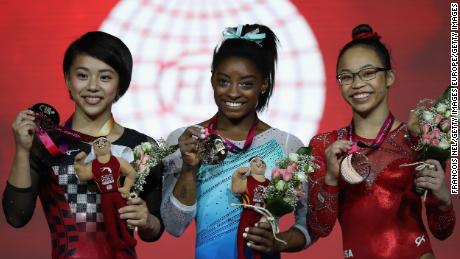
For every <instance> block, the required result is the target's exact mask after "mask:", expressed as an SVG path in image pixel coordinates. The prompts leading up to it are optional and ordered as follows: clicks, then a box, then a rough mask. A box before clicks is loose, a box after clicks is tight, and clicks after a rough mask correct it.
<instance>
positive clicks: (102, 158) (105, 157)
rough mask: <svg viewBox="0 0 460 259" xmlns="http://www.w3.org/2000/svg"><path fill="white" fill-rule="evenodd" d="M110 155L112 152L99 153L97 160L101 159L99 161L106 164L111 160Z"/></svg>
mask: <svg viewBox="0 0 460 259" xmlns="http://www.w3.org/2000/svg"><path fill="white" fill-rule="evenodd" d="M110 156H111V155H110V154H107V155H99V156H97V161H99V163H101V164H106V163H107V162H109V160H110Z"/></svg>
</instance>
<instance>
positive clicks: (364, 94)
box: [353, 93, 370, 99]
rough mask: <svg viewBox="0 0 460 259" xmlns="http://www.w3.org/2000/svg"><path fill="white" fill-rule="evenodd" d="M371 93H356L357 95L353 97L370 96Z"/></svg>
mask: <svg viewBox="0 0 460 259" xmlns="http://www.w3.org/2000/svg"><path fill="white" fill-rule="evenodd" d="M369 95H370V94H369V93H361V94H355V95H353V98H356V99H360V98H366V97H368V96H369Z"/></svg>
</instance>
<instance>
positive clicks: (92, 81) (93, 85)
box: [88, 76, 99, 92]
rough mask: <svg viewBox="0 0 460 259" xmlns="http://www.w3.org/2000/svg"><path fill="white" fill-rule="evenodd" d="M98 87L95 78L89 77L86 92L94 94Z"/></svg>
mask: <svg viewBox="0 0 460 259" xmlns="http://www.w3.org/2000/svg"><path fill="white" fill-rule="evenodd" d="M98 87H99V86H98V81H97V76H91V77H90V80H89V82H88V90H89V91H91V92H96V91H97V89H98Z"/></svg>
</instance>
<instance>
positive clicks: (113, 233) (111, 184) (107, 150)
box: [74, 137, 137, 258]
mask: <svg viewBox="0 0 460 259" xmlns="http://www.w3.org/2000/svg"><path fill="white" fill-rule="evenodd" d="M92 147H93V151H94V153H95V156H96V159H94V160H93V161H91V162H90V163H85V159H86V158H87V155H86V153H85V152H80V153H79V154H77V155H76V156H75V162H74V167H75V172H76V174H77V176H78V179H79V180H80V181H88V180H94V182H95V183H96V185H97V186H98V189H99V191H100V192H101V207H102V214H103V216H104V224H105V227H106V233H107V239H108V240H109V242H110V244H111V246H112V249H113V253H114V258H118V257H117V254H123V250H124V249H126V248H130V249H134V246H136V239H135V238H134V237H133V236H131V235H130V233H129V230H128V227H127V224H126V220H124V219H120V217H119V213H118V210H119V209H120V208H122V207H124V206H126V199H127V198H128V197H129V191H130V189H131V187H132V186H133V184H134V182H135V180H136V176H137V173H136V171H135V170H134V168H133V167H132V166H131V165H130V164H129V163H128V161H126V160H125V159H123V158H119V157H115V156H113V155H112V153H111V143H110V142H109V141H108V139H107V138H106V137H100V138H98V139H96V140H95V141H94V142H93V144H92ZM122 175H124V176H125V180H124V184H123V187H120V186H119V185H120V177H121V176H122Z"/></svg>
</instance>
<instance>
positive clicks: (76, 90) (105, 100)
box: [66, 54, 119, 118]
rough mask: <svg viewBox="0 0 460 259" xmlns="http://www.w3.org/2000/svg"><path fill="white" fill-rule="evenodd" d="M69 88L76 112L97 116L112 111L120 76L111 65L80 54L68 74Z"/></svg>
mask: <svg viewBox="0 0 460 259" xmlns="http://www.w3.org/2000/svg"><path fill="white" fill-rule="evenodd" d="M66 83H67V88H68V89H69V91H70V95H71V96H72V99H73V100H74V102H75V105H76V110H75V112H76V113H79V112H81V113H84V114H85V115H86V116H88V117H92V118H96V117H99V116H101V115H104V114H107V113H110V112H111V108H112V103H113V101H114V99H115V97H116V95H117V91H118V84H119V76H118V73H117V72H116V71H115V69H113V68H112V67H111V66H109V65H107V64H106V63H104V62H102V61H101V60H99V59H96V58H93V57H91V56H89V55H86V54H78V55H77V56H76V57H75V60H74V61H73V63H72V65H71V67H70V71H69V73H68V74H66Z"/></svg>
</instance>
